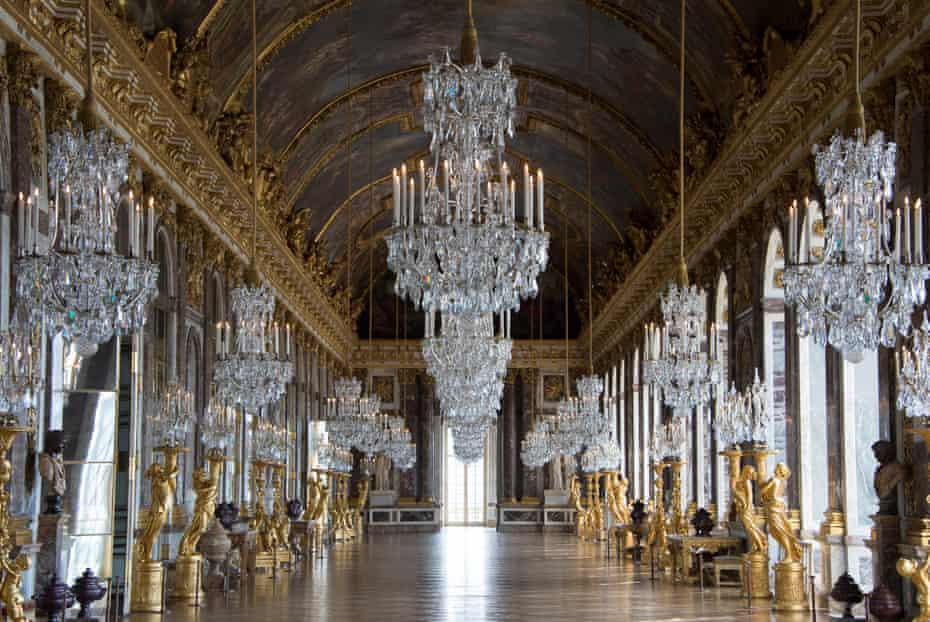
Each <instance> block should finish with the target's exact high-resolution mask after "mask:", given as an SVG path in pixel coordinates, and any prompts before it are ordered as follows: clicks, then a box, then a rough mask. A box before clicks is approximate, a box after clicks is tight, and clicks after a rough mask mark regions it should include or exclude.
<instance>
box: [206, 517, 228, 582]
mask: <svg viewBox="0 0 930 622" xmlns="http://www.w3.org/2000/svg"><path fill="white" fill-rule="evenodd" d="M199 548H200V552H201V553H203V556H204V557H205V558H206V559H207V562H209V566H210V567H209V572H208V573H207V576H206V578H205V579H204V583H203V586H204V589H206V590H208V591H214V590H221V589H223V586H224V583H225V578H224V576H223V564H225V563H226V558H227V556H228V555H229V550H230V549H231V548H232V541H231V540H230V539H229V536H227V535H226V529H225V528H224V527H223V525H222V523H220V519H215V520H214V521H213V522H211V523H210V526H209V527H208V528H207V530H206V531H205V532H204V534H203V536H201V538H200V546H199Z"/></svg>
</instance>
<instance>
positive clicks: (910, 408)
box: [895, 312, 930, 417]
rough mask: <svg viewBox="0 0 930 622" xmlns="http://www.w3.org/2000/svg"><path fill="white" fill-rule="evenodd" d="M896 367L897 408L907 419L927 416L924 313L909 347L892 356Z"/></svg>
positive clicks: (928, 336) (929, 387)
mask: <svg viewBox="0 0 930 622" xmlns="http://www.w3.org/2000/svg"><path fill="white" fill-rule="evenodd" d="M895 363H896V366H897V368H898V408H899V409H901V410H904V411H905V412H906V413H907V416H908V417H927V416H928V415H930V322H928V321H927V314H926V312H924V321H923V324H922V325H921V327H920V330H917V331H914V335H913V337H912V340H911V345H910V347H908V346H902V347H901V353H900V354H896V355H895Z"/></svg>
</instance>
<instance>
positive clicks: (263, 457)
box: [252, 420, 288, 464]
mask: <svg viewBox="0 0 930 622" xmlns="http://www.w3.org/2000/svg"><path fill="white" fill-rule="evenodd" d="M287 440H288V433H287V430H286V429H284V427H283V426H279V425H276V424H274V423H272V422H271V421H258V420H256V422H255V429H254V435H253V442H254V446H253V449H252V451H253V455H254V456H255V458H256V460H259V461H260V462H264V463H265V464H284V463H285V462H287V447H288V442H287Z"/></svg>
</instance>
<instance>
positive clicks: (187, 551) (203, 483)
mask: <svg viewBox="0 0 930 622" xmlns="http://www.w3.org/2000/svg"><path fill="white" fill-rule="evenodd" d="M222 468H223V457H222V456H216V455H211V456H209V457H208V458H207V469H206V470H197V471H194V494H195V495H196V500H195V501H194V513H193V516H192V517H191V524H190V525H189V526H188V527H187V531H185V532H184V536H183V537H182V538H181V543H180V544H179V545H178V557H189V556H192V555H195V554H196V553H197V544H198V543H199V542H200V536H202V535H203V532H204V531H206V529H207V527H208V526H209V525H210V521H212V520H213V511H214V510H215V509H216V496H217V484H218V483H219V481H220V471H221V470H222Z"/></svg>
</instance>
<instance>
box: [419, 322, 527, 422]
mask: <svg viewBox="0 0 930 622" xmlns="http://www.w3.org/2000/svg"><path fill="white" fill-rule="evenodd" d="M434 317H435V316H434V315H433V314H432V313H430V314H427V322H426V324H427V325H426V338H425V339H424V340H423V358H424V360H425V361H426V370H427V372H428V373H429V374H430V375H431V376H432V377H433V378H434V379H435V381H436V397H437V399H438V400H439V403H440V409H441V412H442V414H443V417H444V418H445V420H446V422H447V423H450V424H452V425H455V424H457V423H461V422H467V421H470V420H475V419H478V418H481V417H486V416H488V415H491V414H496V413H497V412H498V411H499V410H500V400H501V397H502V395H503V390H504V377H505V376H506V375H507V364H508V363H509V362H510V356H511V348H512V342H511V341H510V338H509V337H510V333H509V326H510V319H509V318H510V314H509V313H507V312H505V313H504V314H503V315H502V316H501V321H500V322H499V325H500V327H501V328H500V332H499V333H498V335H495V331H494V321H493V318H492V316H491V315H490V314H484V315H481V316H473V315H457V314H445V315H443V316H442V317H441V326H440V328H439V331H438V333H439V334H437V327H436V325H435V319H434Z"/></svg>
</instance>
